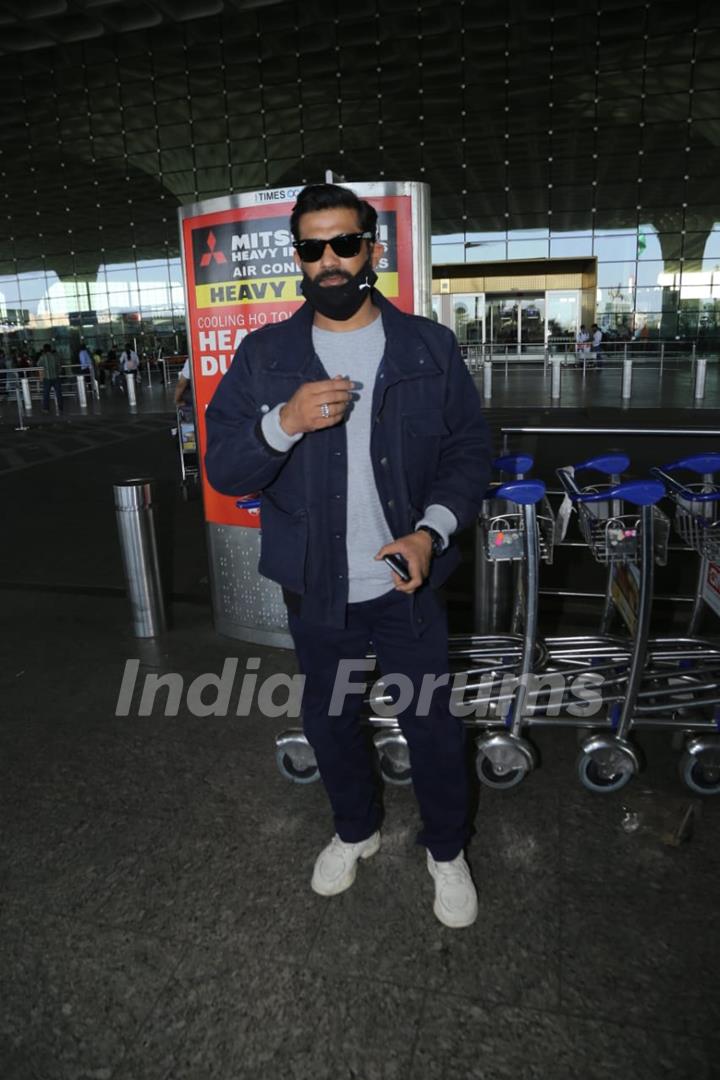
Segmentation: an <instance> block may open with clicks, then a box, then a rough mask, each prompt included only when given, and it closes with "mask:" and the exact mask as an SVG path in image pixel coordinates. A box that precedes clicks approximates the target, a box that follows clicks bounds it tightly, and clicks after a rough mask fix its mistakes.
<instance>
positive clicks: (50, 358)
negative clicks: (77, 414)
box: [38, 344, 63, 413]
mask: <svg viewBox="0 0 720 1080" xmlns="http://www.w3.org/2000/svg"><path fill="white" fill-rule="evenodd" d="M38 367H39V368H41V369H42V376H43V381H42V395H43V396H42V411H43V412H44V413H48V412H50V391H51V390H54V391H55V400H56V401H57V404H58V411H59V412H60V413H62V411H63V396H62V383H61V382H60V367H61V361H60V357H59V356H58V354H57V353H56V352H55V350H54V349H53V348H52V346H51V345H48V344H46V345H43V347H42V351H41V353H40V355H39V357H38Z"/></svg>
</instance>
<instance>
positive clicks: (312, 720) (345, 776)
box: [288, 590, 468, 861]
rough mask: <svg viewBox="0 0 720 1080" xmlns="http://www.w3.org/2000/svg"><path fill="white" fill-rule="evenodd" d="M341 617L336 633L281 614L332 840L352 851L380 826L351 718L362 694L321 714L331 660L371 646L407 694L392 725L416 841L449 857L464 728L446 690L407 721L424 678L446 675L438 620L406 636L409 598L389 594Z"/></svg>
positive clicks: (464, 799) (464, 784)
mask: <svg viewBox="0 0 720 1080" xmlns="http://www.w3.org/2000/svg"><path fill="white" fill-rule="evenodd" d="M347 612H348V614H347V625H346V628H345V629H344V630H338V629H335V628H330V627H325V626H318V625H315V624H312V623H309V622H307V621H306V620H304V619H301V618H299V617H298V616H297V615H295V614H293V613H292V612H288V622H289V626H290V632H291V634H292V636H293V641H294V643H295V651H296V653H297V657H298V662H299V665H300V670H301V672H302V673H303V674H304V675H305V677H306V678H305V690H304V694H303V722H304V727H305V735H306V737H307V740H308V742H309V743H310V745H311V746H312V748H313V750H314V751H315V756H316V758H317V763H318V768H319V770H320V776H321V778H322V781H323V783H324V785H325V788H326V790H327V793H328V796H329V798H330V804H331V806H332V811H333V816H334V819H335V829H336V832H337V834H338V836H339V837H340V839H341V840H345V841H346V842H347V843H357V842H358V841H360V840H365V839H366V838H367V837H368V836H371V835H372V834H373V833H374V832H375V830H376V829H377V828H378V825H379V824H380V799H379V791H378V781H377V779H376V774H375V770H374V769H373V760H372V751H371V749H370V747H369V746H368V739H367V738H366V737H365V734H364V733H363V731H362V729H361V724H360V719H359V714H360V709H361V705H362V697H363V695H362V693H352V694H346V695H345V696H344V702H343V705H342V709H341V711H340V712H339V715H333V716H330V715H328V714H329V711H330V703H331V700H332V697H333V689H334V688H335V678H336V674H337V671H338V664H339V662H340V661H341V660H357V661H361V660H363V658H364V657H365V655H366V653H367V652H368V650H369V648H370V647H372V648H373V649H374V650H375V653H376V655H377V658H378V661H379V664H380V668H381V670H382V673H383V675H384V676H386V677H389V676H390V675H392V674H400V675H404V676H407V678H408V679H409V680H410V682H411V683H412V686H413V691H414V692H413V698H412V702H411V703H410V704H409V705H408V707H407V708H404V709H403V711H402V712H401V713H399V714H398V717H397V720H398V724H399V726H400V728H401V729H402V732H403V734H404V735H405V738H406V739H407V743H408V749H409V751H410V764H411V767H412V778H413V786H414V788H415V795H416V798H417V801H418V804H419V807H420V816H421V818H422V823H423V828H422V830H421V832H420V834H419V836H418V842H419V843H421V844H424V845H425V846H426V847H427V848H428V849H429V850H430V853H431V854H432V856H433V858H435V859H437V860H439V861H446V860H449V859H454V858H455V856H456V855H458V854H459V853H460V852H461V851H462V849H463V847H464V846H465V843H466V841H467V836H468V822H467V817H468V779H467V768H466V761H465V728H464V724H463V722H462V720H461V719H459V718H458V717H454V716H452V715H451V714H450V711H449V707H448V706H449V699H450V687H449V686H448V685H446V686H443V687H438V688H436V689H435V691H434V693H433V695H432V702H431V707H430V709H429V710H428V711H427V715H425V716H422V715H421V716H417V715H416V709H415V704H416V702H417V697H418V694H419V692H420V688H421V684H422V681H423V678H424V676H425V675H433V676H439V675H443V674H446V673H447V670H448V634H447V620H446V618H445V613H444V612H443V611H441V610H440V608H439V605H438V614H437V617H436V618H435V619H433V620H432V621H431V623H430V624H429V625H428V626H427V628H426V630H425V633H424V634H423V636H422V637H420V638H416V637H415V636H414V635H413V633H412V629H411V624H410V599H409V597H408V596H406V595H404V594H403V593H400V592H397V591H396V590H392V591H391V592H389V593H386V594H385V595H384V596H381V597H379V598H378V599H376V600H368V601H366V602H364V603H361V604H348V608H347ZM367 677H368V675H367V671H366V670H365V671H363V670H362V669H361V668H360V667H358V669H357V671H356V672H355V673H354V674H351V675H350V676H349V678H350V681H352V682H358V683H362V682H364V681H365V679H367ZM373 677H374V676H373ZM389 690H390V692H392V688H389ZM336 696H339V695H336ZM395 700H397V696H395Z"/></svg>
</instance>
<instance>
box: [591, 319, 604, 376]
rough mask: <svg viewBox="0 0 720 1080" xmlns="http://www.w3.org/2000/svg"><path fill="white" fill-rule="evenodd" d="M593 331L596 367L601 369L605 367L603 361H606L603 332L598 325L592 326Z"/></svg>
mask: <svg viewBox="0 0 720 1080" xmlns="http://www.w3.org/2000/svg"><path fill="white" fill-rule="evenodd" d="M591 330H592V351H593V352H594V353H595V365H596V367H598V368H601V367H602V366H603V360H604V359H605V357H604V356H603V351H602V342H603V332H602V330H601V329H600V327H599V326H598V324H597V323H593V324H592V327H591Z"/></svg>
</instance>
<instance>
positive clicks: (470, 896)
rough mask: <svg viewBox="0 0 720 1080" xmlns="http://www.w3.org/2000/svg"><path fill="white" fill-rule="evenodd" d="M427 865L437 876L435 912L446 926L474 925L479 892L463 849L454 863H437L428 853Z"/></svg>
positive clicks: (455, 928) (434, 875) (433, 876)
mask: <svg viewBox="0 0 720 1080" xmlns="http://www.w3.org/2000/svg"><path fill="white" fill-rule="evenodd" d="M427 868H428V872H429V874H430V876H431V877H432V878H434V879H435V903H434V905H433V911H434V912H435V914H436V916H437V917H438V919H439V920H440V922H441V923H443V924H444V925H445V926H449V927H451V928H452V929H453V930H457V929H459V928H460V927H462V926H471V925H472V924H473V923H474V922H475V920H476V919H477V915H478V902H477V892H476V890H475V886H474V885H473V880H472V878H471V877H470V868H469V866H468V864H467V863H466V862H465V856H464V855H463V853H462V851H461V852H460V854H459V855H457V856H456V857H455V858H454V859H451V860H450V862H435V859H433V857H432V855H431V854H430V852H429V851H428V853H427Z"/></svg>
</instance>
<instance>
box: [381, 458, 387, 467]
mask: <svg viewBox="0 0 720 1080" xmlns="http://www.w3.org/2000/svg"><path fill="white" fill-rule="evenodd" d="M380 464H381V465H382V467H383V468H384V469H387V464H388V459H387V458H386V457H381V458H380Z"/></svg>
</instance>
